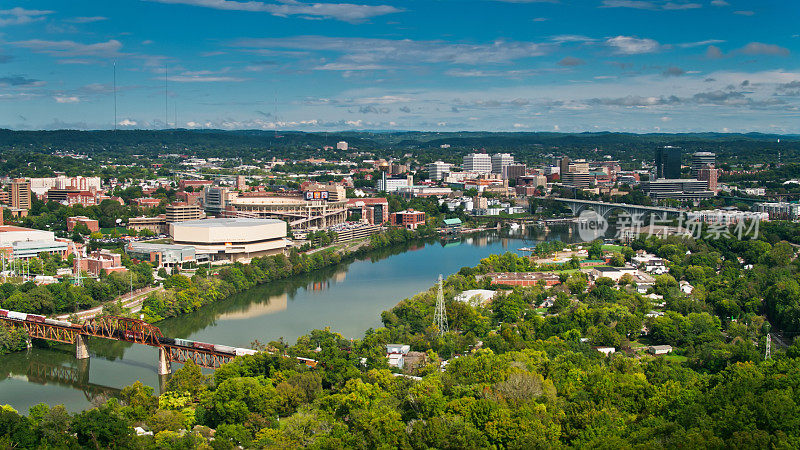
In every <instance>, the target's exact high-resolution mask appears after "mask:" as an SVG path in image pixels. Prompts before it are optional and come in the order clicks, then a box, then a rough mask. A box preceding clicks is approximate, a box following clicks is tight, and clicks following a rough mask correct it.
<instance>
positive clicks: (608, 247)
mask: <svg viewBox="0 0 800 450" xmlns="http://www.w3.org/2000/svg"><path fill="white" fill-rule="evenodd" d="M602 249H603V251H608V252H621V251H622V246H621V245H614V244H603V247H602Z"/></svg>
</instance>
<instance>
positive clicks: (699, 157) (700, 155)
mask: <svg viewBox="0 0 800 450" xmlns="http://www.w3.org/2000/svg"><path fill="white" fill-rule="evenodd" d="M716 165H717V155H716V154H714V153H711V152H695V153H692V177H694V178H699V177H700V169H702V168H704V167H705V166H711V167H714V166H716Z"/></svg>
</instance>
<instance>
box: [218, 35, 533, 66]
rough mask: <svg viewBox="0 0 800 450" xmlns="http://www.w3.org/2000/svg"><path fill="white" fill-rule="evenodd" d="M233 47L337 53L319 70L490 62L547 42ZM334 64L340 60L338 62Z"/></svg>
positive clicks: (268, 41)
mask: <svg viewBox="0 0 800 450" xmlns="http://www.w3.org/2000/svg"><path fill="white" fill-rule="evenodd" d="M233 46H234V47H239V48H243V49H248V51H259V52H260V51H264V50H266V51H274V50H275V49H289V50H304V51H318V52H336V53H340V54H341V58H340V59H339V60H338V61H334V62H332V63H328V64H332V65H323V66H320V67H321V68H322V69H319V70H364V69H363V68H362V67H363V66H364V65H367V64H376V65H382V63H386V62H402V63H408V64H414V63H451V64H466V65H477V64H492V63H508V62H511V61H514V60H518V59H523V58H530V57H534V56H540V55H543V54H545V50H546V49H547V48H548V46H547V45H542V44H537V43H533V42H518V41H503V40H497V41H494V42H492V43H488V44H463V43H458V44H453V43H449V42H444V41H414V40H411V39H399V40H392V39H369V38H337V37H327V36H295V37H287V38H263V39H240V40H238V41H236V42H234V43H233ZM338 64H341V66H339V65H338Z"/></svg>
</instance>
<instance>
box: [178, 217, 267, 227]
mask: <svg viewBox="0 0 800 450" xmlns="http://www.w3.org/2000/svg"><path fill="white" fill-rule="evenodd" d="M280 222H283V221H282V220H278V219H252V218H248V217H223V218H217V219H198V220H188V221H186V222H179V223H177V224H175V225H180V226H182V227H195V228H207V227H214V228H231V227H252V226H255V225H267V224H271V223H280Z"/></svg>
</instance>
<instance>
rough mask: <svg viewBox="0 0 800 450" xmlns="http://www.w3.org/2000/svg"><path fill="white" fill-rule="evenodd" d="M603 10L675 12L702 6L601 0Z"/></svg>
mask: <svg viewBox="0 0 800 450" xmlns="http://www.w3.org/2000/svg"><path fill="white" fill-rule="evenodd" d="M602 7H603V8H633V9H648V10H653V11H656V10H665V11H675V10H682V9H697V8H702V7H703V5H701V4H699V3H691V2H680V1H679V2H670V1H667V2H663V1H646V0H603V4H602Z"/></svg>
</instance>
